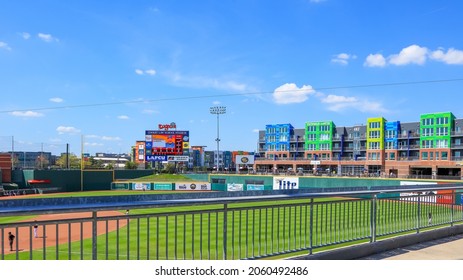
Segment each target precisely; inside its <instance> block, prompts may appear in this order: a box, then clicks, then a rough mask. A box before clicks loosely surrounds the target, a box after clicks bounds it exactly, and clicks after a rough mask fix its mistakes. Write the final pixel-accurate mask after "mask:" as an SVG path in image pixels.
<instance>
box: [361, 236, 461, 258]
mask: <svg viewBox="0 0 463 280" xmlns="http://www.w3.org/2000/svg"><path fill="white" fill-rule="evenodd" d="M360 260H463V234H460V235H455V236H451V237H446V238H442V239H438V240H433V241H428V242H423V243H419V244H415V245H411V246H408V247H404V248H398V249H395V250H392V251H387V252H384V253H380V254H376V255H371V256H368V257H364V258H361V259H360Z"/></svg>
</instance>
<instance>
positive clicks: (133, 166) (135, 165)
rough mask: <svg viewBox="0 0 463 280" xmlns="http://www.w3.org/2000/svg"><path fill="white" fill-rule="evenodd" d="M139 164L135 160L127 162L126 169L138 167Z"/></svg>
mask: <svg viewBox="0 0 463 280" xmlns="http://www.w3.org/2000/svg"><path fill="white" fill-rule="evenodd" d="M137 168H138V165H137V164H136V163H135V162H133V161H128V162H126V163H125V169H137Z"/></svg>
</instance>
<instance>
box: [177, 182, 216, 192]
mask: <svg viewBox="0 0 463 280" xmlns="http://www.w3.org/2000/svg"><path fill="white" fill-rule="evenodd" d="M175 190H177V191H210V190H211V183H175Z"/></svg>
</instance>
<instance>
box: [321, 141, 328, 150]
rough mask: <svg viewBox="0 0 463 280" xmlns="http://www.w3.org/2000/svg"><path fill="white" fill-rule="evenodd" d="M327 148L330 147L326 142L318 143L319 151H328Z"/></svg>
mask: <svg viewBox="0 0 463 280" xmlns="http://www.w3.org/2000/svg"><path fill="white" fill-rule="evenodd" d="M329 149H330V144H328V143H323V144H320V150H321V151H328V150H329Z"/></svg>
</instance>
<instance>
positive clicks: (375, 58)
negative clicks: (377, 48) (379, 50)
mask: <svg viewBox="0 0 463 280" xmlns="http://www.w3.org/2000/svg"><path fill="white" fill-rule="evenodd" d="M363 65H364V66H366V67H384V66H386V59H385V58H384V56H383V55H382V54H369V55H368V56H367V58H366V59H365V62H364V63H363Z"/></svg>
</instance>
